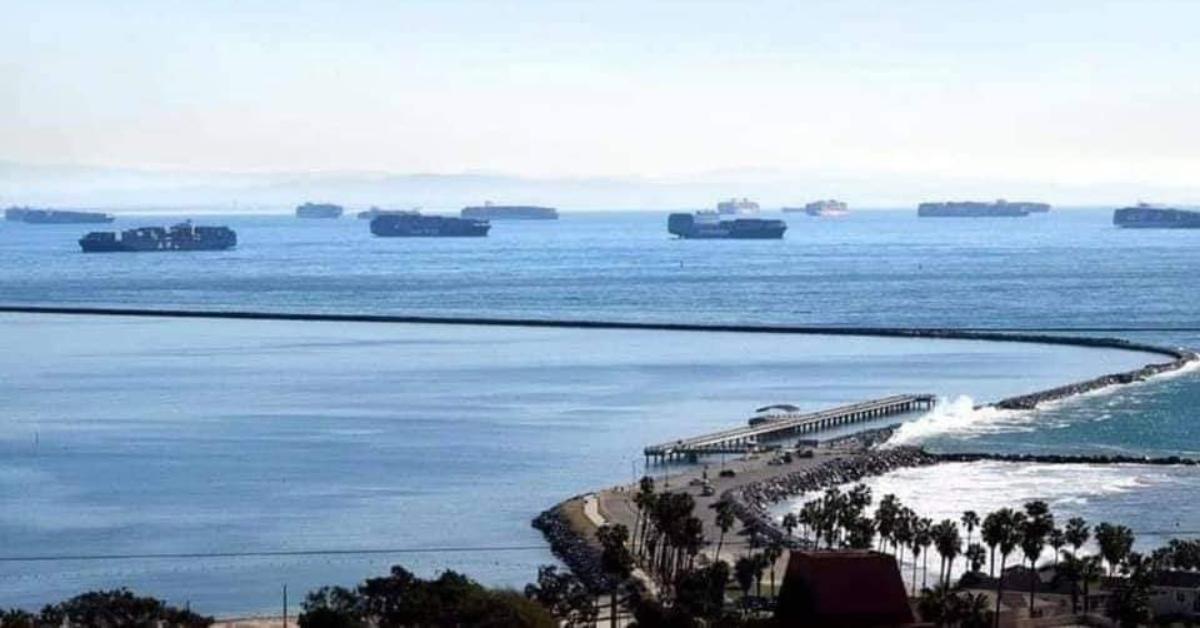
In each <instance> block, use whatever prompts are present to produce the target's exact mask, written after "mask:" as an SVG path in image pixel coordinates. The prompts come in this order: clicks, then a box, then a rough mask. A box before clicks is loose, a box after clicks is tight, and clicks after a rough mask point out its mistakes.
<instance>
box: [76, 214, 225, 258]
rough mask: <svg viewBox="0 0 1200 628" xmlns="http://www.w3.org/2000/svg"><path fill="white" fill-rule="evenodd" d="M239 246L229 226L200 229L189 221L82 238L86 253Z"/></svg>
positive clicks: (218, 248)
mask: <svg viewBox="0 0 1200 628" xmlns="http://www.w3.org/2000/svg"><path fill="white" fill-rule="evenodd" d="M235 246H237V233H236V232H234V230H233V229H230V228H229V227H198V226H195V225H193V224H192V221H190V220H187V221H184V222H181V223H179V224H177V225H175V226H173V227H171V228H169V229H168V228H166V227H139V228H137V229H126V230H124V231H122V232H120V233H117V232H115V231H93V232H91V233H89V234H87V235H85V236H83V237H82V238H80V239H79V247H80V248H82V249H83V252H84V253H140V252H149V251H223V250H225V249H231V248H233V247H235Z"/></svg>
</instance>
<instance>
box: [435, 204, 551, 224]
mask: <svg viewBox="0 0 1200 628" xmlns="http://www.w3.org/2000/svg"><path fill="white" fill-rule="evenodd" d="M459 215H460V216H462V217H463V218H468V219H471V220H558V210H557V209H554V208H553V207H537V206H535V205H493V204H491V203H484V204H483V205H478V206H472V207H464V208H462V211H461V212H459Z"/></svg>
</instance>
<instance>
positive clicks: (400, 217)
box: [371, 212, 492, 238]
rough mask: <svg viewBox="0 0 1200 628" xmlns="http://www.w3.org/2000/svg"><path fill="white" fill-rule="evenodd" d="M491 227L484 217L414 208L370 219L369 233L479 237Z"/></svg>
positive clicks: (403, 235)
mask: <svg viewBox="0 0 1200 628" xmlns="http://www.w3.org/2000/svg"><path fill="white" fill-rule="evenodd" d="M491 228H492V225H491V223H489V222H488V221H486V220H473V219H470V218H455V217H453V216H423V215H421V214H420V213H418V212H409V213H403V214H383V215H380V216H376V217H374V218H372V219H371V233H373V234H375V235H377V236H379V237H382V238H461V237H473V238H482V237H484V236H486V235H487V234H488V230H489V229H491Z"/></svg>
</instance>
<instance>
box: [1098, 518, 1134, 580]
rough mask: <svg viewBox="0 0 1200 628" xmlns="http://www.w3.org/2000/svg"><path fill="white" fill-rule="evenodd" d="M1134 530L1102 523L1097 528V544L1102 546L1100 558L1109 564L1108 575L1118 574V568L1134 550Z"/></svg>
mask: <svg viewBox="0 0 1200 628" xmlns="http://www.w3.org/2000/svg"><path fill="white" fill-rule="evenodd" d="M1133 540H1134V539H1133V530H1130V529H1129V528H1127V527H1125V526H1122V525H1112V524H1109V523H1101V524H1100V525H1098V526H1096V543H1097V544H1098V545H1099V546H1100V556H1102V557H1103V558H1104V562H1106V563H1108V573H1109V575H1112V574H1114V573H1116V571H1117V568H1118V567H1119V566H1120V565H1121V563H1122V562H1124V560H1125V558H1126V557H1127V556H1129V552H1130V551H1131V550H1133Z"/></svg>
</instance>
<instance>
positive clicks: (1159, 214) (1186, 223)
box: [1113, 207, 1200, 229]
mask: <svg viewBox="0 0 1200 628" xmlns="http://www.w3.org/2000/svg"><path fill="white" fill-rule="evenodd" d="M1113 224H1114V225H1116V226H1118V227H1120V228H1122V229H1200V212H1194V211H1186V210H1182V209H1159V208H1156V207H1126V208H1125V209H1118V210H1116V211H1114V212H1113Z"/></svg>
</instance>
